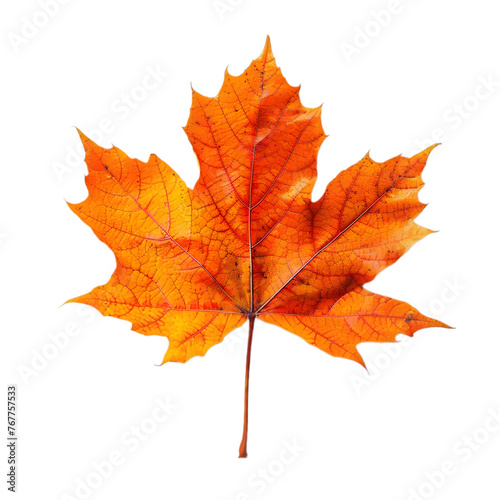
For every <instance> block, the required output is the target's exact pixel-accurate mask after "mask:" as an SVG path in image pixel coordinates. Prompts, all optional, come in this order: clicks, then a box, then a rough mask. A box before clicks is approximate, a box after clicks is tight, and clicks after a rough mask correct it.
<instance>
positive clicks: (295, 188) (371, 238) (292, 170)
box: [69, 38, 446, 456]
mask: <svg viewBox="0 0 500 500" xmlns="http://www.w3.org/2000/svg"><path fill="white" fill-rule="evenodd" d="M320 114H321V109H320V108H306V107H304V106H303V105H302V104H301V102H300V99H299V87H292V86H290V85H288V83H287V82H286V80H285V78H284V77H283V75H282V73H281V71H280V69H279V68H278V67H277V66H276V62H275V59H274V57H273V54H272V51H271V46H270V42H269V38H268V39H267V41H266V45H265V48H264V51H263V52H262V54H261V55H260V57H259V58H258V59H256V60H255V61H253V62H252V64H251V65H250V66H249V67H248V69H247V70H246V71H245V72H244V73H243V74H241V75H239V76H232V75H230V74H229V73H228V72H227V71H226V73H225V76H224V83H223V85H222V88H221V90H220V92H219V94H218V95H217V96H216V97H213V98H209V97H205V96H203V95H201V94H199V93H198V92H196V91H194V90H193V101H192V107H191V113H190V116H189V120H188V123H187V125H186V127H185V129H184V130H185V132H186V133H187V136H188V138H189V140H190V142H191V144H192V147H193V149H194V152H195V153H196V156H197V158H198V161H199V164H200V177H199V179H198V181H197V183H196V185H195V187H194V188H193V189H189V188H188V187H187V186H186V185H185V184H184V182H183V181H182V179H180V178H179V176H178V175H177V173H176V172H175V171H174V170H173V169H172V168H171V167H170V166H168V165H167V164H166V163H165V162H163V161H162V160H160V159H159V158H158V157H157V156H155V155H151V157H150V158H149V160H148V162H147V163H144V162H142V161H140V160H137V159H131V158H129V157H128V156H127V155H126V154H125V153H123V152H122V151H120V150H119V149H118V148H116V147H112V148H111V149H104V148H101V147H99V146H98V145H97V144H95V143H94V142H92V141H91V140H90V139H88V138H87V137H85V136H84V135H83V134H82V133H81V132H79V133H80V137H81V139H82V141H83V145H84V148H85V153H86V155H85V161H86V163H87V165H88V175H87V177H86V185H87V187H88V191H89V195H88V198H87V199H86V200H85V201H83V202H82V203H78V204H69V206H70V207H71V209H72V210H73V211H74V212H75V213H76V214H77V215H78V216H79V217H80V218H81V219H82V220H83V221H84V222H85V223H87V224H88V225H89V226H90V227H91V228H92V230H93V231H94V233H95V234H96V236H97V237H98V238H99V239H100V240H101V241H103V242H104V243H105V244H106V245H107V246H108V247H109V248H110V249H111V250H112V251H113V252H114V254H115V256H116V264H117V265H116V270H115V271H114V273H113V275H112V276H111V279H110V280H109V282H108V283H106V284H105V285H102V286H99V287H97V288H95V289H94V290H92V291H91V292H90V293H87V294H86V295H83V296H81V297H77V298H75V299H72V301H71V302H80V303H84V304H88V305H91V306H94V307H95V308H96V309H98V310H99V311H100V312H101V313H102V314H103V315H107V316H114V317H116V318H122V319H125V320H127V321H130V322H131V323H132V329H133V330H135V331H136V332H139V333H142V334H145V335H163V336H166V337H168V339H169V346H168V350H167V352H166V354H165V357H164V359H163V362H167V361H180V362H185V361H187V360H188V359H190V358H192V357H193V356H203V355H204V354H205V353H206V352H207V350H208V349H209V348H210V347H212V346H213V345H215V344H218V343H219V342H221V341H222V339H223V338H224V337H225V336H226V335H227V334H228V333H229V332H231V331H232V330H234V329H235V328H237V327H239V326H241V325H242V324H243V323H244V322H245V321H246V320H247V319H249V324H250V335H249V340H248V350H247V364H246V378H245V410H244V433H243V439H242V443H241V445H240V456H246V454H247V453H246V441H247V430H248V384H249V366H250V353H251V345H252V336H253V328H254V322H255V318H259V319H261V320H263V321H266V322H268V323H271V324H274V325H278V326H281V327H282V328H284V329H285V330H288V331H289V332H292V333H294V334H296V335H298V336H300V337H302V338H303V339H305V340H306V341H307V342H309V343H310V344H312V345H314V346H316V347H318V348H320V349H322V350H323V351H325V352H327V353H328V354H331V355H334V356H340V357H344V358H349V359H352V360H355V361H357V362H359V363H362V364H363V360H362V358H361V356H360V355H359V353H358V350H357V345H358V344H359V343H360V342H389V341H395V338H396V336H397V335H398V334H399V333H404V334H406V335H413V333H414V332H416V331H417V330H420V329H421V328H427V327H433V326H441V327H446V325H445V324H443V323H441V322H440V321H437V320H434V319H430V318H428V317H426V316H424V315H423V314H421V313H419V312H418V311H417V310H416V309H415V308H413V307H411V306H410V305H408V304H406V303H404V302H401V301H398V300H395V299H391V298H387V297H383V296H381V295H377V294H375V293H372V292H369V291H367V290H365V289H363V284H364V283H367V282H368V281H370V280H372V279H373V278H374V277H375V276H376V274H377V273H379V272H380V271H381V270H383V269H385V268H386V267H387V266H389V265H391V264H393V263H394V262H396V261H397V260H398V259H399V257H401V255H403V254H404V253H405V252H406V251H407V250H408V249H409V248H410V247H411V246H412V245H413V244H414V243H415V242H416V241H418V240H420V239H421V238H423V237H424V236H426V235H427V234H429V233H430V232H431V231H430V230H428V229H425V228H423V227H420V226H419V225H417V224H416V223H415V222H414V221H413V219H414V218H415V217H416V216H417V215H418V214H419V213H420V212H421V211H422V209H423V208H424V205H423V204H422V203H420V202H419V200H418V192H419V190H420V189H421V187H422V186H423V182H422V179H421V175H420V174H421V172H422V169H423V168H424V166H425V163H426V160H427V157H428V155H429V153H430V152H431V150H432V147H430V148H428V149H426V150H425V151H422V152H421V153H419V154H417V155H415V156H413V157H411V158H405V157H403V156H397V157H395V158H392V159H390V160H388V161H386V162H383V163H377V162H375V161H374V160H372V159H371V158H370V157H369V156H368V155H367V156H365V158H363V159H362V160H361V161H360V162H359V163H357V164H355V165H353V166H351V167H350V168H348V169H347V170H344V171H342V172H341V173H340V174H339V175H338V176H337V178H336V179H334V180H333V181H331V182H330V184H329V185H328V187H327V189H326V191H325V193H324V195H323V196H322V197H321V198H320V199H319V200H318V201H316V202H312V201H311V191H312V189H313V185H314V182H315V179H316V158H317V153H318V149H319V147H320V145H321V143H322V142H323V140H324V139H325V134H324V132H323V128H322V126H321V121H320Z"/></svg>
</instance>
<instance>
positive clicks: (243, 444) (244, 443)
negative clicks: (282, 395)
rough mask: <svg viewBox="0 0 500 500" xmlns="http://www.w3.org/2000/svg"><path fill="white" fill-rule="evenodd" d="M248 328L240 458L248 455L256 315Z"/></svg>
mask: <svg viewBox="0 0 500 500" xmlns="http://www.w3.org/2000/svg"><path fill="white" fill-rule="evenodd" d="M248 319H249V322H250V324H249V328H248V345H247V367H246V372H245V410H244V417H243V437H242V438H241V444H240V450H239V451H240V455H239V457H238V458H246V457H247V456H248V455H247V438H248V384H249V382H250V356H251V354H252V339H253V325H254V323H255V314H251V315H250V316H249V318H248Z"/></svg>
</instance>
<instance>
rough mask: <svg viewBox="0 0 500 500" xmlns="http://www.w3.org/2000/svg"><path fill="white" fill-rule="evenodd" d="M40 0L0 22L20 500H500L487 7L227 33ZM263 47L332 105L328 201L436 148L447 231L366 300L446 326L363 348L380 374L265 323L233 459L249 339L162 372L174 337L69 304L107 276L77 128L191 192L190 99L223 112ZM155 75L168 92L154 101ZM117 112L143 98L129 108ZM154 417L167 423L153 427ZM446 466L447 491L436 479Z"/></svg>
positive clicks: (267, 17) (317, 10) (332, 9)
mask: <svg viewBox="0 0 500 500" xmlns="http://www.w3.org/2000/svg"><path fill="white" fill-rule="evenodd" d="M40 3H41V2H40ZM40 3H38V2H37V1H27V0H23V1H17V2H8V3H7V2H4V3H3V5H2V8H1V10H2V12H1V14H0V18H1V31H2V44H1V48H0V51H1V55H2V58H1V60H2V65H1V67H2V80H1V83H0V85H1V92H0V99H1V119H2V120H1V121H2V124H1V126H2V131H1V137H2V150H1V151H2V155H1V169H2V170H1V172H2V177H1V182H0V204H1V211H0V234H1V246H0V266H1V278H0V279H1V292H0V293H1V296H0V304H1V306H0V307H1V332H2V348H1V365H2V383H3V386H2V387H3V388H2V392H3V391H5V396H4V397H2V399H5V398H6V387H7V385H8V384H11V383H15V384H17V385H18V393H19V401H18V411H19V415H18V434H19V443H18V452H19V476H18V493H17V498H20V499H23V500H24V499H26V500H28V499H29V500H31V499H33V498H37V499H42V500H45V499H47V500H48V499H66V500H68V499H69V498H73V499H75V498H84V497H85V496H86V497H87V498H92V499H94V498H95V499H111V498H120V499H128V498H131V499H132V498H148V499H160V498H173V499H175V500H187V499H189V500H191V499H193V500H194V499H200V498H202V499H204V500H248V499H249V498H251V499H255V498H261V499H263V500H264V499H290V500H294V499H304V498H314V499H318V500H323V499H333V498H341V499H342V500H358V499H365V498H369V499H371V500H393V499H394V500H405V499H409V498H412V499H413V500H415V499H418V498H439V499H443V500H445V499H452V500H465V499H470V498H476V497H478V498H482V499H485V500H489V499H498V498H500V480H499V478H498V467H499V464H500V431H499V428H500V424H494V421H493V419H492V417H489V415H491V414H497V415H498V413H499V411H500V395H499V390H498V386H499V381H500V363H499V349H500V336H499V331H498V319H497V313H498V310H499V307H498V300H497V299H498V293H497V289H496V283H497V281H498V278H499V271H498V266H497V264H496V260H495V259H496V258H497V257H498V250H499V247H498V222H497V214H498V183H499V181H500V173H499V172H500V165H499V159H498V143H499V138H500V97H499V94H500V86H499V82H500V56H499V48H500V30H499V29H498V15H499V12H498V11H495V9H494V8H495V6H496V5H495V2H493V1H492V0H475V1H474V2H472V1H469V2H467V1H464V2H456V1H453V0H441V1H440V2H433V1H431V0H419V1H410V0H401V1H400V2H399V4H398V2H397V1H396V2H395V3H394V1H393V2H389V1H388V0H373V1H356V2H352V1H347V0H343V1H334V2H326V1H325V0H323V1H319V0H308V1H307V2H305V1H300V2H299V1H295V0H287V1H269V0H267V1H265V0H243V1H236V0H232V4H233V6H231V1H230V0H222V2H220V4H219V5H220V11H219V13H218V12H217V10H216V8H215V7H214V5H213V3H212V1H211V0H196V1H181V0H175V1H168V2H167V1H165V2H158V1H153V0H141V1H140V2H139V1H127V2H125V1H118V0H107V1H102V0H101V1H98V0H86V1H85V2H84V1H77V0H73V1H71V0H69V1H66V4H65V5H62V4H57V5H59V7H58V9H57V12H55V10H56V9H55V8H54V7H52V9H53V12H52V13H51V17H50V18H47V16H45V17H44V14H40V12H43V10H42V8H41V6H40ZM49 3H50V2H49ZM223 5H226V6H227V9H226V10H225V11H223V12H221V11H222V10H223ZM389 7H391V9H392V11H393V13H392V14H390V17H388V16H387V13H382V14H377V13H380V11H383V10H384V11H387V9H388V8H389ZM394 7H396V8H394ZM219 14H221V15H219ZM32 21H36V23H37V24H38V25H42V24H45V25H44V26H41V27H39V28H37V27H36V26H35V27H34V28H33V27H31V28H30V27H29V26H28V23H30V22H32ZM45 21H46V22H45ZM381 24H385V26H381ZM366 30H367V31H368V32H369V35H368V38H366V36H363V35H362V32H365V31H366ZM266 34H269V35H270V36H271V41H272V46H273V51H274V54H275V56H276V58H277V62H278V64H279V65H280V66H281V68H282V71H283V73H284V75H285V76H286V78H287V79H288V81H289V82H290V83H291V84H292V85H297V84H299V83H301V84H302V90H301V99H302V102H303V103H304V104H305V105H306V106H317V105H319V104H321V103H324V107H323V125H324V128H325V131H326V133H327V134H329V138H328V139H327V140H326V142H325V143H324V144H323V146H322V148H321V152H320V155H319V181H318V185H317V189H316V190H315V195H316V196H319V195H320V194H321V192H322V191H323V189H324V187H325V185H326V183H327V182H328V181H329V180H330V179H331V178H333V177H334V176H335V175H336V174H337V173H338V172H339V171H340V170H341V169H343V168H346V167H348V166H349V165H351V164H353V163H355V162H356V161H358V160H359V159H360V158H361V157H362V156H363V155H364V154H365V153H366V152H367V151H368V150H370V152H371V155H372V157H373V158H374V159H376V160H378V161H382V160H385V159H388V158H390V157H392V156H395V155H397V154H399V153H403V154H405V155H409V154H412V153H414V152H416V151H417V150H419V149H422V148H423V147H425V146H426V145H428V144H429V143H431V142H442V143H443V145H442V146H440V147H439V148H437V149H436V150H435V151H434V152H433V153H432V155H431V157H430V160H429V163H428V166H427V167H426V169H425V171H424V181H425V182H426V187H425V188H424V189H423V190H422V191H421V195H420V196H421V199H422V200H423V201H424V202H426V203H429V206H428V207H427V208H426V210H425V211H424V213H423V214H422V215H421V216H419V219H418V222H419V223H420V224H421V225H424V226H426V227H430V228H432V229H439V230H440V231H439V232H438V233H436V234H432V235H430V236H428V237H427V238H425V239H424V240H423V241H422V242H420V243H418V244H417V245H416V246H415V247H414V248H412V249H411V251H410V252H409V253H408V254H407V255H405V256H404V257H403V258H402V259H401V260H400V261H399V262H398V263H397V264H395V265H394V266H392V267H391V268H390V269H387V270H386V271H384V272H383V273H382V274H381V275H380V276H379V277H377V278H376V279H375V280H374V282H372V283H370V284H369V286H368V288H369V289H370V290H372V291H376V292H378V293H383V294H387V295H389V296H392V297H395V298H398V299H401V300H405V301H407V302H410V303H411V304H413V305H415V306H416V307H418V308H420V309H421V310H422V311H423V312H427V313H428V314H429V315H431V316H434V317H436V318H438V319H440V320H442V321H445V322H447V323H449V324H450V325H453V326H455V327H456V329H455V330H444V329H429V330H425V331H422V332H419V333H417V334H416V336H415V338H414V339H413V340H412V341H410V342H407V343H404V344H399V345H400V349H399V350H396V351H390V352H389V351H388V349H387V346H384V345H383V344H365V345H363V346H361V347H360V351H361V353H362V355H363V356H364V358H365V360H366V362H367V363H368V365H369V366H370V367H371V368H370V373H371V376H370V377H368V376H367V375H366V373H365V372H364V370H363V368H362V367H361V366H359V365H357V364H356V363H354V362H352V361H347V360H343V359H339V358H333V357H330V356H328V355H327V354H325V353H324V352H322V351H320V350H319V349H315V348H313V347H311V346H309V345H308V344H307V343H305V342H304V341H303V340H301V339H300V338H298V337H295V336H293V335H291V334H289V333H287V332H285V331H283V330H279V329H278V328H273V327H271V326H269V325H266V324H263V323H261V322H258V323H257V325H256V332H255V338H254V346H253V352H252V356H253V358H252V376H251V397H250V434H249V446H248V449H249V458H248V459H246V460H243V459H238V458H237V449H238V444H239V441H240V437H241V427H242V412H243V383H244V364H245V361H244V359H245V350H246V344H245V332H246V328H247V327H246V326H245V327H243V328H242V329H240V330H239V331H236V332H234V333H232V334H231V335H230V336H229V337H227V338H226V340H225V341H224V342H223V343H222V344H220V345H218V346H216V347H214V348H212V349H211V350H210V351H209V353H208V354H207V355H206V356H205V357H204V358H195V359H193V360H191V361H189V362H188V363H187V364H185V365H180V364H167V365H165V366H163V367H157V366H155V364H156V363H159V362H160V361H161V359H162V357H163V354H164V352H165V350H166V347H167V340H166V338H161V337H154V338H153V337H151V338H147V337H144V336H142V335H139V334H136V333H134V332H132V331H130V324H129V323H127V322H124V321H120V320H116V319H112V318H103V317H102V316H101V315H100V314H98V313H97V312H95V311H94V310H93V309H91V308H86V309H85V308H83V309H79V308H78V306H77V305H74V304H72V305H65V306H63V307H60V306H61V304H62V303H64V301H65V300H67V299H69V298H71V297H74V296H77V295H80V294H82V293H85V292H87V291H89V290H90V289H92V288H93V287H94V286H96V285H98V284H102V283H105V282H106V281H107V280H108V278H109V276H110V274H111V273H112V271H113V269H114V257H113V255H112V253H111V251H110V250H109V249H107V248H106V247H105V246H104V245H103V244H102V243H100V242H99V241H98V240H97V238H96V237H95V236H94V235H93V234H92V232H91V230H90V229H89V228H88V227H86V226H85V225H84V224H83V223H82V222H81V221H80V220H79V219H78V218H77V217H76V216H75V215H74V214H73V213H72V212H71V211H70V210H69V209H68V208H67V206H66V204H65V199H66V200H68V201H71V202H78V201H81V200H83V199H84V198H85V197H86V189H85V186H84V174H85V166H84V164H83V163H82V162H81V161H79V160H78V159H76V161H75V158H72V156H74V155H73V153H70V151H73V150H74V149H75V148H77V147H78V141H77V134H76V131H75V129H74V128H73V127H74V126H78V127H79V128H81V129H82V130H83V131H84V132H85V133H87V134H93V133H95V129H97V128H99V127H100V126H102V122H101V120H103V119H107V122H106V121H105V122H104V123H105V124H106V123H107V124H106V125H105V128H106V130H107V131H106V133H103V134H102V137H101V138H100V139H99V140H98V142H99V143H100V144H101V145H102V146H106V147H109V146H110V145H111V144H112V143H113V144H115V145H117V146H118V147H120V148H121V149H123V150H124V151H126V152H127V154H128V155H129V156H131V157H137V158H140V159H141V160H143V161H146V160H147V158H148V156H149V154H150V153H153V152H154V153H156V154H157V155H158V156H160V158H162V159H163V160H165V161H167V162H168V163H169V164H170V165H172V166H173V168H175V169H176V170H177V171H178V172H179V173H180V174H181V175H182V176H183V178H184V179H185V180H186V181H187V182H188V184H189V185H191V186H192V185H193V184H194V182H195V180H196V177H197V169H198V167H197V163H196V159H195V157H194V154H193V152H192V150H191V147H190V144H189V143H188V140H187V138H186V136H185V134H184V132H183V131H182V129H181V126H183V125H185V123H186V121H187V117H188V113H189V107H190V100H191V89H190V83H192V84H193V86H194V88H195V89H196V90H198V91H200V92H201V93H203V94H205V95H210V96H212V95H215V94H216V93H217V92H218V89H219V87H220V85H221V83H222V78H223V72H224V69H225V67H226V66H227V65H228V64H229V71H230V72H231V73H233V74H239V73H240V72H242V71H243V70H244V68H245V67H246V66H247V65H248V64H249V63H250V61H251V60H252V59H253V58H255V57H257V56H258V54H259V53H260V52H261V50H262V48H263V46H264V41H265V36H266ZM25 35H29V38H28V36H25ZM22 37H24V38H22ZM343 44H344V45H343ZM345 44H351V45H352V46H353V47H354V48H355V51H352V50H351V55H350V57H347V56H346V51H347V50H348V49H347V47H348V46H347V45H345ZM362 45H364V46H363V47H362ZM351 49H352V47H351ZM148 68H150V70H152V69H154V68H157V71H160V73H163V72H164V73H166V72H168V73H169V74H168V76H159V77H158V79H159V80H161V82H159V83H158V85H157V86H156V88H154V89H151V88H150V89H149V90H147V91H144V90H141V89H138V86H140V85H142V82H143V80H144V78H145V76H146V75H147V74H148ZM485 80H489V81H490V82H493V83H490V84H489V85H490V87H491V88H490V89H489V90H488V89H487V87H485V86H484V84H482V83H481V82H484V81H485ZM151 86H152V85H151V80H149V87H151ZM123 94H125V95H126V94H132V95H133V96H136V97H137V98H138V100H140V102H138V103H137V102H134V103H133V104H134V105H135V106H136V107H135V108H133V109H132V108H131V107H130V106H128V108H127V107H126V108H125V109H124V108H123V106H124V105H123V103H120V100H121V99H123ZM117 100H118V101H117ZM436 129H441V132H439V130H438V131H437V132H436ZM433 134H434V135H435V138H434V139H433V137H432V136H433ZM440 134H441V137H439V136H440ZM94 137H96V136H94ZM420 146H421V147H420ZM62 165H66V169H62V173H61V166H62ZM57 173H59V175H57ZM75 328H76V329H77V330H76V332H75V331H74V330H72V329H75ZM65 330H66V333H61V332H64V331H65ZM70 333H72V336H70V335H69V334H70ZM54 339H59V340H58V342H59V345H60V347H59V348H58V347H57V346H56V344H55V341H54ZM49 358H50V359H49ZM157 398H161V399H165V398H169V399H170V401H171V403H172V404H175V405H176V407H177V408H176V409H175V410H174V411H173V412H172V414H171V415H170V416H169V418H168V419H166V420H165V421H164V422H160V423H157V422H156V421H155V420H154V419H153V417H159V416H160V415H163V413H161V410H160V409H155V408H157V407H158V405H157ZM4 404H5V403H4ZM2 414H4V413H2ZM4 425H5V426H6V424H5V423H4V421H3V420H2V426H4ZM141 425H142V427H143V429H142V430H141V433H142V434H141V435H142V436H143V438H144V441H141V442H140V444H138V445H137V443H138V441H133V440H132V439H131V436H132V434H131V433H132V432H133V430H134V426H137V427H139V428H140V427H141ZM485 425H486V426H487V428H485ZM4 432H6V430H5V431H4V430H3V429H2V431H1V433H2V434H3V433H4ZM467 436H471V438H470V439H471V441H470V442H467V441H464V439H467ZM284 442H287V443H289V445H292V446H296V448H297V452H296V456H294V455H292V454H290V453H289V452H285V451H284V450H285V449H286V445H285V444H284ZM294 442H295V445H294V444H293V443H294ZM133 443H135V444H133ZM478 443H479V444H478ZM135 448H137V449H135ZM6 452H7V449H6V448H4V451H3V452H2V453H1V455H2V457H0V459H1V460H2V464H6V456H5V458H4V455H6ZM110 455H112V456H113V457H116V456H120V457H121V460H120V463H119V464H118V465H115V466H114V468H113V470H112V471H109V470H107V471H106V475H107V476H108V477H103V475H104V473H103V472H101V474H100V475H99V474H98V473H97V472H96V471H95V467H94V465H93V463H94V462H95V463H102V462H103V461H108V460H109V457H110ZM446 461H447V462H451V463H452V466H451V465H450V464H448V465H449V466H450V467H451V469H452V470H453V471H454V473H453V474H450V475H447V476H443V475H442V474H440V473H436V471H438V470H440V469H441V468H442V465H443V462H446ZM284 462H286V463H284ZM2 470H6V465H5V466H3V465H2ZM259 475H260V477H259ZM2 477H4V478H5V476H4V475H2ZM429 477H432V478H433V480H431V479H429ZM88 482H89V483H90V489H89V488H88V487H87V488H86V487H83V486H82V484H84V483H88ZM432 482H434V485H433V484H432ZM78 485H80V487H79V488H78V487H77V486H78ZM6 487H7V484H6V483H5V484H4V480H2V485H1V489H2V490H3V491H5V490H6ZM412 490H414V491H415V492H416V493H415V494H413V493H411V492H412Z"/></svg>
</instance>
